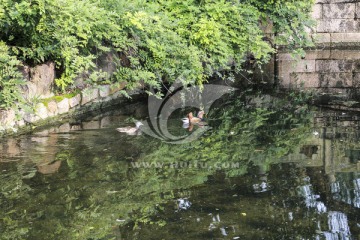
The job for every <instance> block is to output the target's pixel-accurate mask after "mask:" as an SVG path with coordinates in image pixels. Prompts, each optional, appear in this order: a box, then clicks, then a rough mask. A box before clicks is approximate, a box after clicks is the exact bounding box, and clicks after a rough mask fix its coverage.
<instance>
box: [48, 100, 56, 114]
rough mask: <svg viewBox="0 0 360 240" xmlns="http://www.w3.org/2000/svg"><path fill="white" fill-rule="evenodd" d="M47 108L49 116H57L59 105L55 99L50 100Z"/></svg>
mask: <svg viewBox="0 0 360 240" xmlns="http://www.w3.org/2000/svg"><path fill="white" fill-rule="evenodd" d="M47 110H48V114H49V116H51V117H52V116H56V115H57V114H58V107H57V103H56V101H55V100H53V101H50V102H48V104H47Z"/></svg>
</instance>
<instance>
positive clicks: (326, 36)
mask: <svg viewBox="0 0 360 240" xmlns="http://www.w3.org/2000/svg"><path fill="white" fill-rule="evenodd" d="M313 38H314V39H315V42H316V43H317V44H319V43H330V42H331V34H330V33H316V34H314V35H313Z"/></svg>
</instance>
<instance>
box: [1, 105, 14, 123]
mask: <svg viewBox="0 0 360 240" xmlns="http://www.w3.org/2000/svg"><path fill="white" fill-rule="evenodd" d="M15 118H16V116H15V111H14V110H12V109H10V110H0V127H7V126H14V125H15Z"/></svg>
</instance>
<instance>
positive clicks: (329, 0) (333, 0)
mask: <svg viewBox="0 0 360 240" xmlns="http://www.w3.org/2000/svg"><path fill="white" fill-rule="evenodd" d="M358 1H359V0H316V1H315V3H328V4H330V3H332V4H334V3H356V2H358Z"/></svg>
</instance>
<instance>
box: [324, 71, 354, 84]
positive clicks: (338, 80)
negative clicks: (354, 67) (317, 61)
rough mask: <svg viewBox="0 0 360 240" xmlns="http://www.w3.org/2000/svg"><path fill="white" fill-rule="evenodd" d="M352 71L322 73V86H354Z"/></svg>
mask: <svg viewBox="0 0 360 240" xmlns="http://www.w3.org/2000/svg"><path fill="white" fill-rule="evenodd" d="M352 85H353V76H352V73H334V72H333V73H323V74H320V87H329V88H347V87H352Z"/></svg>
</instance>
